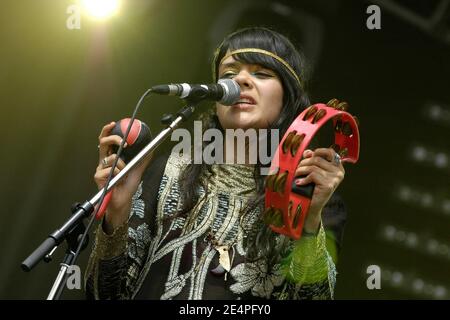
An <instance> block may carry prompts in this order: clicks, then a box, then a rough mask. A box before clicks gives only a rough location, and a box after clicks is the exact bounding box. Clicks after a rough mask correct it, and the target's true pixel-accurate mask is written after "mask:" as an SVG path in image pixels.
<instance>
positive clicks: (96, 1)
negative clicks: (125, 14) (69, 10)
mask: <svg viewBox="0 0 450 320" xmlns="http://www.w3.org/2000/svg"><path fill="white" fill-rule="evenodd" d="M119 2H120V1H119V0H83V6H84V8H85V9H86V10H87V11H88V13H89V14H90V15H92V16H93V17H95V18H97V19H105V18H107V17H110V16H112V15H114V14H115V13H116V12H117V11H118V9H119V4H120V3H119Z"/></svg>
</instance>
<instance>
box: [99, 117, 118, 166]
mask: <svg viewBox="0 0 450 320" xmlns="http://www.w3.org/2000/svg"><path fill="white" fill-rule="evenodd" d="M115 125H116V123H115V122H114V121H112V122H110V123H108V124H106V125H104V126H103V128H102V131H101V132H100V135H99V136H98V141H99V142H100V140H101V139H102V138H104V137H107V136H109V135H110V134H111V130H112V129H113V128H114V126H115ZM98 149H99V153H100V154H101V156H102V157H105V156H106V155H107V152H108V149H107V148H106V149H105V147H104V146H101V145H100V144H99V145H98Z"/></svg>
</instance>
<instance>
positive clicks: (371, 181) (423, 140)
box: [0, 0, 450, 299]
mask: <svg viewBox="0 0 450 320" xmlns="http://www.w3.org/2000/svg"><path fill="white" fill-rule="evenodd" d="M73 3H77V2H76V1H75V0H73V1H62V0H58V1H57V0H37V1H32V0H29V1H23V0H20V1H19V0H7V1H2V9H1V10H0V108H1V120H2V121H1V122H2V126H1V136H2V144H1V145H2V153H1V154H2V156H1V157H0V159H1V165H0V177H1V178H0V179H1V183H0V197H1V209H0V212H1V215H0V217H1V224H0V248H1V251H0V254H1V259H0V298H2V299H44V298H46V296H47V294H48V292H49V290H50V287H51V285H52V283H53V281H54V278H55V276H56V273H57V271H58V269H59V266H58V263H59V261H60V259H61V256H62V253H63V251H64V250H63V247H61V248H60V249H59V250H58V251H57V254H56V255H55V258H54V261H53V262H52V263H50V264H44V263H41V264H39V265H38V266H37V267H36V268H35V269H34V270H33V271H32V272H30V273H24V272H22V271H21V270H20V263H21V261H22V260H23V259H24V258H25V257H26V256H27V255H28V254H29V253H31V251H32V250H33V249H35V248H36V247H37V246H38V245H39V244H40V243H41V242H42V241H43V240H44V239H45V237H46V236H47V235H48V234H49V233H50V232H52V231H53V230H54V229H55V228H57V227H59V226H60V225H61V224H62V223H63V222H64V221H65V220H66V219H67V217H68V215H69V209H70V205H71V204H72V203H73V202H75V201H83V200H86V199H89V198H90V197H91V196H92V195H93V194H94V193H95V192H96V187H95V184H94V182H93V173H94V170H95V167H96V163H97V137H98V134H99V131H100V128H101V127H102V126H103V125H104V124H105V123H107V122H109V121H111V120H117V119H120V118H123V117H127V116H129V115H130V114H131V112H132V110H133V107H134V105H135V103H136V101H137V99H138V98H139V97H140V95H141V94H142V93H143V92H144V91H145V90H146V89H147V88H148V87H150V86H152V85H156V84H162V83H170V82H191V83H209V82H211V81H212V80H211V76H210V68H209V66H210V59H211V56H212V52H213V49H214V48H215V46H216V45H217V44H218V42H219V41H220V40H221V39H222V38H223V36H224V35H225V34H227V33H228V32H230V31H231V30H233V29H235V28H236V27H238V26H247V25H264V26H268V27H273V28H275V29H277V30H279V31H281V32H284V33H286V34H288V35H289V36H290V37H291V38H292V40H293V41H294V42H295V43H296V44H297V45H298V46H299V47H301V48H302V49H303V50H304V52H305V54H306V56H307V58H308V60H309V62H310V65H311V67H312V68H311V69H312V70H311V74H312V79H311V82H310V86H309V88H310V95H311V100H312V101H313V102H326V101H328V100H329V99H331V98H333V97H336V98H338V99H341V100H346V101H348V103H349V104H350V111H351V112H352V113H353V114H355V115H357V116H358V117H359V119H360V122H361V126H360V130H361V139H362V143H361V146H362V147H361V157H360V161H359V163H358V164H357V165H355V166H353V165H348V166H347V167H346V170H347V174H346V178H345V181H344V183H343V185H341V187H340V188H339V192H340V193H341V194H342V195H343V197H344V198H345V200H346V204H347V207H348V214H349V217H348V224H347V228H346V232H345V238H344V246H343V250H342V253H341V255H340V258H339V261H338V271H339V275H338V282H337V288H336V298H337V299H353V298H361V299H449V298H450V232H449V230H450V191H449V176H450V162H449V160H450V159H449V157H450V148H449V146H450V142H449V136H450V135H449V133H450V86H449V85H450V81H449V76H450V62H449V57H450V23H449V21H450V14H449V7H450V4H449V1H447V0H443V1H438V0H435V1H433V0H430V1H415V2H414V1H406V0H405V1H382V0H378V1H372V2H366V1H337V0H336V1H330V0H320V1H313V0H304V1H300V0H298V1H292V2H289V1H282V0H280V1H262V0H255V1H245V0H237V1H234V0H230V1H225V0H224V1H211V0H190V1H181V0H178V1H175V0H152V1H144V0H139V1H138V0H133V1H122V6H121V9H120V11H119V12H118V14H117V15H115V16H114V17H112V18H111V19H109V20H106V21H95V20H93V19H91V18H89V17H88V16H85V15H83V16H82V17H81V28H80V29H75V30H69V29H68V28H67V27H66V20H67V19H68V18H69V14H67V13H66V10H67V7H68V6H69V5H71V4H73ZM371 4H377V5H379V6H380V8H381V29H379V30H369V29H368V28H367V26H366V20H367V19H368V17H369V16H370V14H368V13H366V9H367V7H368V6H369V5H371ZM181 105H182V103H181V102H180V101H178V100H177V99H175V98H168V97H157V98H152V99H151V100H149V101H147V103H146V104H145V106H144V107H143V108H142V110H141V112H140V115H139V118H141V119H142V120H144V121H145V122H147V123H148V124H149V125H150V126H151V127H152V129H153V131H154V132H158V131H159V130H160V129H161V128H162V126H161V125H160V123H159V120H160V118H161V116H162V115H163V113H165V112H174V111H176V110H177V109H178V108H179V107H180V106H181ZM87 258H88V250H86V251H84V252H83V253H82V256H81V258H80V259H79V264H80V265H81V266H82V267H83V268H84V267H85V265H86V261H87ZM370 265H378V266H379V267H380V268H381V275H382V276H381V277H382V282H381V289H379V290H369V289H368V288H367V286H366V280H367V277H368V276H369V275H368V274H367V267H368V266H370ZM63 297H64V298H65V299H79V298H83V293H82V292H81V291H77V290H74V291H69V290H66V291H65V293H64V296H63Z"/></svg>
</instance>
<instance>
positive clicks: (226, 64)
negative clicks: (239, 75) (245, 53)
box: [219, 61, 242, 69]
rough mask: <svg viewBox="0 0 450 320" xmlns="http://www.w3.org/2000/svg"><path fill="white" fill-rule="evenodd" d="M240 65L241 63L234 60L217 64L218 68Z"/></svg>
mask: <svg viewBox="0 0 450 320" xmlns="http://www.w3.org/2000/svg"><path fill="white" fill-rule="evenodd" d="M240 65H242V63H240V62H237V61H234V62H229V63H225V64H221V65H220V66H219V69H224V68H237V67H238V66H240Z"/></svg>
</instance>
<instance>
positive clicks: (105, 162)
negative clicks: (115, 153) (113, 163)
mask: <svg viewBox="0 0 450 320" xmlns="http://www.w3.org/2000/svg"><path fill="white" fill-rule="evenodd" d="M102 165H103V168H106V167H107V166H108V158H107V157H104V158H103V160H102Z"/></svg>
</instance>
